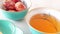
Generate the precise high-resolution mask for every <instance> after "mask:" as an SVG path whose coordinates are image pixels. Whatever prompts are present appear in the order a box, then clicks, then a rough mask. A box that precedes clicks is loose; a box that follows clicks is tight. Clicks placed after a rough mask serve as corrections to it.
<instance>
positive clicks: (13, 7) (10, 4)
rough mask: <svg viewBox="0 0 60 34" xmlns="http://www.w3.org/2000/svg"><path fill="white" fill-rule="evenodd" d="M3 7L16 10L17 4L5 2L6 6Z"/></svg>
mask: <svg viewBox="0 0 60 34" xmlns="http://www.w3.org/2000/svg"><path fill="white" fill-rule="evenodd" d="M3 6H4V7H5V8H6V9H8V10H9V9H15V3H14V2H12V1H11V2H5V3H4V4H3Z"/></svg>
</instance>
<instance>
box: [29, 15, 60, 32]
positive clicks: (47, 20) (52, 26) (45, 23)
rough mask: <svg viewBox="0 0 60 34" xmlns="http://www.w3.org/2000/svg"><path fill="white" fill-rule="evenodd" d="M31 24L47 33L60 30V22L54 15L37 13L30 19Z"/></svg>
mask: <svg viewBox="0 0 60 34" xmlns="http://www.w3.org/2000/svg"><path fill="white" fill-rule="evenodd" d="M30 25H31V26H32V27H33V28H35V29H37V30H38V31H42V32H47V33H56V32H58V31H59V32H60V24H59V25H58V21H57V20H56V18H54V17H53V16H50V15H47V14H36V15H34V16H32V18H31V19H30Z"/></svg>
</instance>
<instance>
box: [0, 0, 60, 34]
mask: <svg viewBox="0 0 60 34" xmlns="http://www.w3.org/2000/svg"><path fill="white" fill-rule="evenodd" d="M31 2H32V6H31V8H36V7H49V8H55V9H58V10H59V9H60V0H31ZM0 19H6V20H9V19H7V18H5V17H4V16H3V15H2V14H1V12H0ZM10 21H12V20H10ZM12 22H13V23H14V24H15V25H16V26H17V27H19V28H20V29H21V30H22V31H23V32H24V34H31V32H30V31H29V29H28V28H29V27H28V25H27V24H26V22H25V20H21V21H12ZM17 34H18V33H17Z"/></svg>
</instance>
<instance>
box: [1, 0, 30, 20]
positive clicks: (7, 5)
mask: <svg viewBox="0 0 60 34" xmlns="http://www.w3.org/2000/svg"><path fill="white" fill-rule="evenodd" d="M1 7H2V8H1V9H0V11H1V12H2V14H3V15H4V16H5V17H7V18H9V19H12V20H21V19H23V18H24V17H25V16H26V14H27V12H28V9H29V8H30V7H31V1H30V0H5V1H4V2H3V3H2V6H1Z"/></svg>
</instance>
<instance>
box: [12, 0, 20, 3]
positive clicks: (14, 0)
mask: <svg viewBox="0 0 60 34" xmlns="http://www.w3.org/2000/svg"><path fill="white" fill-rule="evenodd" d="M12 1H13V2H15V3H16V2H19V1H21V0H12Z"/></svg>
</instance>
